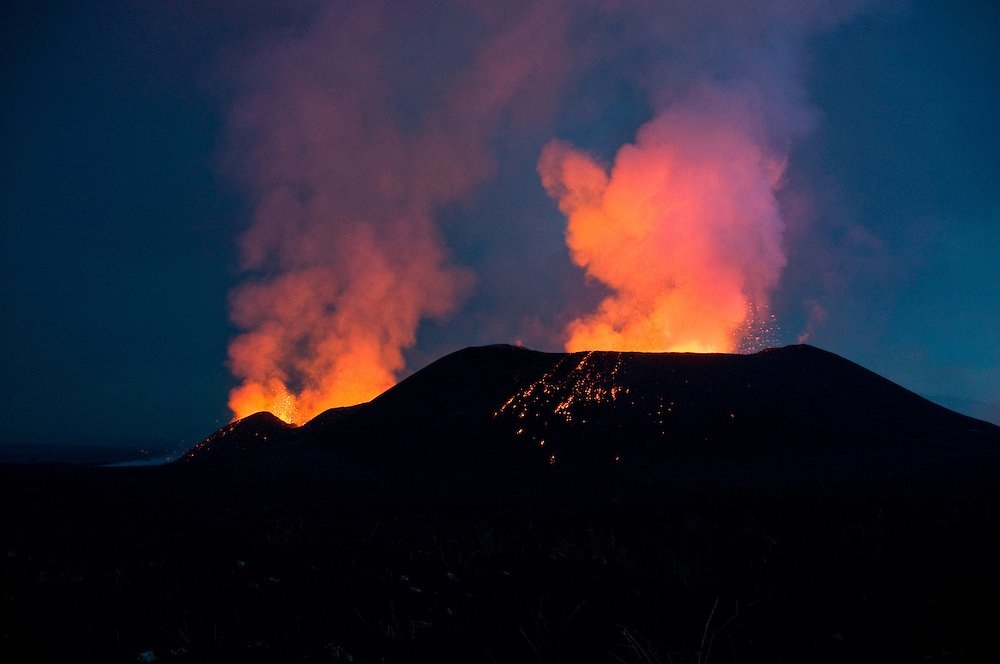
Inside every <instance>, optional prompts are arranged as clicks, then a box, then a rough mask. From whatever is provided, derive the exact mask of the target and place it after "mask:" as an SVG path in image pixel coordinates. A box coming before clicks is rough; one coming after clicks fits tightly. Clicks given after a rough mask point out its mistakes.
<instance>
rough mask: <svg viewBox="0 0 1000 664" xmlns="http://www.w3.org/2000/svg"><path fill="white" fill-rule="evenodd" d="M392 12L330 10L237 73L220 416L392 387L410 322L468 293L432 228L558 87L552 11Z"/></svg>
mask: <svg viewBox="0 0 1000 664" xmlns="http://www.w3.org/2000/svg"><path fill="white" fill-rule="evenodd" d="M392 10H393V11H389V9H388V7H387V6H383V5H380V4H378V3H330V4H329V5H326V6H325V7H324V9H323V11H322V12H321V13H320V14H318V15H317V16H316V17H315V18H314V19H313V20H312V21H311V22H309V24H308V27H307V28H306V29H305V30H304V31H300V32H299V33H297V34H293V35H292V36H291V37H289V38H287V39H285V40H283V41H272V42H271V43H269V44H268V45H267V46H266V47H264V48H262V49H261V50H260V52H259V53H258V57H256V58H255V59H253V60H252V61H251V62H250V63H249V64H248V65H246V66H245V67H244V69H243V76H242V77H241V91H240V94H239V96H238V97H237V99H236V101H235V103H234V105H233V111H232V114H231V117H230V131H231V134H232V138H231V144H232V145H231V149H232V152H233V160H234V163H235V166H234V169H235V171H236V172H237V174H238V178H239V179H240V181H241V182H242V184H243V185H244V187H245V188H246V189H247V190H248V191H250V192H251V193H252V194H253V195H254V196H255V198H256V204H255V212H254V216H253V220H252V223H251V225H250V227H249V228H248V229H247V231H246V232H245V233H244V235H243V237H242V239H241V242H240V254H241V259H242V261H241V263H242V264H241V266H242V268H243V270H244V271H245V272H246V273H247V275H248V276H247V280H246V281H245V283H244V284H242V285H241V286H239V287H238V288H236V289H235V290H234V292H233V293H232V296H231V312H230V313H231V318H232V321H233V322H234V323H235V324H236V325H237V326H238V327H239V328H240V329H241V330H242V333H241V334H240V335H239V336H237V337H236V338H235V339H234V341H233V342H232V344H231V345H230V348H229V366H230V369H231V371H232V372H233V374H234V375H235V376H236V377H237V378H239V379H240V380H241V381H242V383H241V385H239V386H238V387H236V388H235V389H234V390H233V391H232V392H231V394H230V400H229V403H230V407H231V408H232V410H233V412H234V414H235V415H236V416H237V417H242V416H245V415H248V414H250V413H253V412H256V411H259V410H271V411H272V412H275V413H276V414H278V415H279V416H280V417H282V418H283V419H285V420H288V421H293V422H301V421H304V420H305V419H308V418H310V417H312V416H314V415H315V414H317V413H319V412H321V411H322V410H325V409H327V408H330V407H333V406H341V405H349V404H353V403H358V402H362V401H366V400H368V399H371V398H372V397H374V396H376V395H377V394H379V393H380V392H381V391H383V390H385V389H386V388H388V387H390V386H392V385H393V384H394V382H395V381H396V379H397V377H398V374H399V372H400V371H401V370H402V369H403V368H404V364H405V360H404V355H403V352H404V350H405V349H406V348H408V347H410V346H412V345H413V344H414V343H415V340H416V331H417V328H418V326H419V324H420V322H421V320H423V319H425V318H440V317H443V316H447V315H448V314H449V313H451V312H452V311H453V310H454V309H455V307H456V306H457V305H458V304H459V303H460V301H461V300H462V297H463V295H464V294H465V293H466V292H467V291H468V289H469V286H470V283H471V275H470V274H469V273H468V271H466V270H463V269H460V268H458V267H456V266H455V265H453V264H452V262H451V260H450V258H449V256H448V252H447V250H446V248H445V245H444V242H443V240H442V237H441V234H440V231H439V229H438V227H437V226H436V224H435V221H434V217H435V214H436V213H437V211H438V210H439V209H440V208H441V207H442V206H445V205H448V204H453V203H455V202H456V201H461V200H462V199H463V197H466V196H468V195H469V193H470V192H471V191H472V190H473V188H474V187H475V186H476V185H477V184H478V183H480V182H482V181H483V180H484V179H485V178H487V177H488V176H489V175H490V174H491V172H492V170H493V168H494V164H493V158H492V156H491V154H490V151H489V149H488V142H489V137H490V135H491V133H492V132H493V130H494V128H495V127H496V125H497V124H498V123H499V122H501V120H503V118H504V110H505V109H506V108H508V107H511V106H518V105H530V104H531V103H533V102H534V101H536V100H538V99H544V98H546V96H547V95H550V94H551V92H550V91H552V90H555V89H557V87H558V86H557V83H556V81H557V80H558V79H559V78H560V77H561V76H560V73H559V72H560V69H561V67H563V66H564V64H565V59H564V57H563V55H562V50H563V49H562V39H561V38H560V25H561V21H562V19H561V14H560V11H559V8H558V5H556V4H552V3H537V4H526V5H519V6H517V7H516V8H511V9H510V10H508V11H504V12H495V11H494V12H490V11H486V10H480V9H479V8H477V7H475V6H462V5H461V4H459V5H458V6H456V7H451V6H444V5H441V6H439V7H436V8H416V7H413V8H406V7H403V6H394V7H392ZM453 25H463V26H466V30H465V31H462V32H457V31H455V30H452V29H451V26H453ZM473 37H475V38H473ZM521 102H524V104H521Z"/></svg>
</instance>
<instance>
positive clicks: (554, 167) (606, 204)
mask: <svg viewBox="0 0 1000 664" xmlns="http://www.w3.org/2000/svg"><path fill="white" fill-rule="evenodd" d="M758 103H759V102H758V100H757V98H756V95H754V94H753V92H752V91H749V92H748V91H744V90H732V89H720V88H718V87H714V86H704V87H701V88H700V89H698V90H697V91H695V92H694V93H693V94H692V96H691V97H689V98H687V99H685V100H682V101H680V102H677V103H675V104H672V105H671V106H670V108H669V109H668V110H666V111H665V112H663V113H661V114H660V115H658V116H657V117H656V118H655V119H653V120H652V121H650V122H649V123H647V124H646V125H644V126H643V127H642V128H640V129H639V132H638V135H637V137H636V141H635V143H634V144H631V145H626V146H624V147H622V148H621V150H619V152H618V154H617V156H616V157H615V162H614V164H613V165H612V167H611V169H610V172H609V171H608V170H607V169H605V168H604V167H603V166H602V165H600V164H599V163H598V162H597V161H595V160H594V159H593V158H591V157H589V156H588V155H586V154H585V153H583V152H580V151H579V150H576V149H574V148H573V147H572V146H570V145H567V144H565V143H562V142H559V141H553V142H552V143H549V144H548V145H547V146H546V148H545V150H544V151H543V152H542V157H541V161H540V162H539V167H538V168H539V172H540V173H541V176H542V182H543V184H544V186H545V189H546V191H547V192H548V193H549V195H550V196H552V197H553V198H554V199H556V200H557V201H558V202H559V208H560V210H562V212H563V213H564V214H565V215H566V217H567V219H568V227H567V230H566V242H567V245H568V246H569V249H570V252H571V254H572V257H573V260H574V262H575V263H576V264H578V265H579V266H580V267H582V268H584V270H586V273H587V274H588V275H589V276H591V277H593V278H595V279H597V280H599V281H600V282H602V283H603V284H605V285H607V286H608V287H610V289H611V290H612V294H610V295H608V296H607V297H605V298H604V299H603V300H602V301H601V303H600V306H599V308H598V310H597V311H595V312H593V313H591V314H589V315H587V316H583V317H580V318H577V319H576V320H574V321H573V322H572V323H571V324H570V325H569V328H568V329H567V335H568V338H567V341H566V347H567V349H569V350H583V349H595V348H596V349H613V350H649V351H699V352H718V351H732V350H735V349H736V347H737V346H738V345H739V342H740V338H739V337H738V336H737V332H738V331H741V330H745V329H746V326H747V323H748V322H752V321H750V320H749V319H750V318H751V317H752V316H753V315H754V314H755V312H757V313H758V315H759V312H763V311H766V310H767V306H768V296H769V294H770V292H771V290H772V289H773V288H774V286H775V285H776V284H777V282H778V277H779V276H780V273H781V269H782V267H784V264H785V256H784V252H783V249H782V231H783V224H782V221H781V215H780V212H779V209H778V203H777V200H776V198H775V190H776V189H777V188H778V186H779V185H780V184H781V176H782V173H783V172H784V168H785V155H782V154H779V153H778V152H777V151H775V150H774V149H772V148H771V147H770V146H768V144H767V141H766V140H764V137H763V132H762V129H761V127H760V118H759V114H758V113H757V112H756V110H755V106H757V105H758Z"/></svg>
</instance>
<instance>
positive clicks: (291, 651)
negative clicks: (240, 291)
mask: <svg viewBox="0 0 1000 664" xmlns="http://www.w3.org/2000/svg"><path fill="white" fill-rule="evenodd" d="M998 479H1000V430H998V429H997V428H996V427H994V426H992V425H988V424H985V423H982V422H979V421H976V420H972V419H969V418H966V417H963V416H961V415H957V414H955V413H952V412H950V411H947V410H945V409H942V408H940V407H938V406H936V405H934V404H931V403H930V402H927V401H926V400H923V399H921V398H920V397H918V396H916V395H914V394H912V393H910V392H908V391H906V390H904V389H902V388H900V387H899V386H896V385H894V384H892V383H890V382H889V381H886V380H885V379H883V378H880V377H878V376H876V375H875V374H872V373H871V372H868V371H867V370H865V369H863V368H861V367H858V366H857V365H854V364H852V363H850V362H848V361H846V360H844V359H842V358H839V357H837V356H835V355H832V354H829V353H826V352H823V351H820V350H818V349H815V348H810V347H804V346H795V347H789V348H784V349H777V350H771V351H767V352H763V353H758V354H755V355H745V356H729V355H696V354H683V355H681V354H637V353H589V354H587V353H581V354H573V355H564V354H544V353H535V352H532V351H527V350H523V349H517V348H512V347H507V346H495V347H487V348H474V349H467V350H465V351H460V352H458V353H455V354H452V355H450V356H448V357H445V358H443V359H442V360H440V361H438V362H437V363H435V364H433V365H431V366H430V367H428V368H427V369H425V370H423V371H421V372H418V373H417V374H415V375H414V376H412V377H411V378H409V379H408V380H406V381H403V382H402V383H401V384H400V385H398V386H397V387H395V388H393V389H392V390H390V391H388V392H386V393H385V394H384V395H382V396H380V397H379V398H378V399H376V400H374V401H372V402H370V403H369V404H364V405H361V406H357V407H354V408H350V409H340V410H336V411H329V412H328V413H325V414H323V415H321V416H319V417H318V418H316V419H315V420H313V421H312V422H311V423H309V424H307V425H305V426H303V427H299V428H291V427H287V426H285V425H283V424H282V423H281V422H280V421H278V420H276V419H275V418H273V417H271V416H269V415H267V414H259V415H256V416H252V417H251V418H247V419H245V420H243V421H241V422H238V423H235V424H234V425H230V426H228V427H225V428H224V429H222V430H220V431H219V432H216V434H213V436H211V437H209V438H208V439H206V441H205V442H204V443H203V444H201V445H200V446H198V447H197V448H195V449H194V450H193V451H192V452H191V453H190V454H188V455H187V456H186V457H185V458H183V459H182V460H181V461H179V462H177V463H174V464H171V465H168V466H163V467H156V468H81V467H71V466H24V465H22V466H8V467H4V468H2V469H0V482H2V485H0V486H2V488H0V499H2V506H3V507H2V509H3V514H2V517H3V518H2V522H0V523H2V530H0V569H2V574H3V576H2V577H0V579H2V589H0V611H2V622H0V654H2V655H6V656H4V661H20V659H12V657H13V656H14V655H17V657H18V658H23V657H24V655H23V654H20V653H28V656H29V659H31V660H38V661H41V660H45V659H54V658H60V657H61V658H62V659H63V660H64V661H79V660H80V659H82V658H84V657H88V656H89V657H91V658H93V657H100V658H102V659H103V660H104V661H143V660H148V661H151V660H150V658H155V660H156V661H191V662H193V661H220V660H242V661H333V662H337V661H340V662H349V661H353V662H411V661H437V662H440V661H456V662H477V661H480V662H494V661H504V662H522V661H527V662H590V661H593V662H647V663H648V662H664V663H666V662H699V663H701V662H895V661H926V662H958V661H997V658H998V656H1000V646H998V644H997V642H996V639H995V636H994V635H995V628H996V625H997V624H1000V603H998V602H997V601H996V598H997V597H998V596H1000V595H998V591H1000V576H998V571H1000V570H998V566H997V562H996V561H997V560H1000V523H998V520H1000V516H998V513H1000V500H998V498H1000V482H998Z"/></svg>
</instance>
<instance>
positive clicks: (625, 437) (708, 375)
mask: <svg viewBox="0 0 1000 664" xmlns="http://www.w3.org/2000/svg"><path fill="white" fill-rule="evenodd" d="M984 440H991V441H992V440H998V441H1000V427H996V426H995V425H992V424H989V423H987V422H983V421H980V420H976V419H974V418H970V417H967V416H965V415H961V414H959V413H956V412H954V411H951V410H948V409H946V408H944V407H943V406H940V405H938V404H935V403H933V402H931V401H929V400H927V399H925V398H924V397H921V396H920V395H917V394H916V393H914V392H912V391H910V390H907V389H906V388H904V387H902V386H899V385H897V384H896V383H893V382H892V381H890V380H888V379H886V378H884V377H882V376H879V375H878V374H876V373H874V372H872V371H870V370H868V369H866V368H864V367H862V366H860V365H858V364H856V363H854V362H851V361H850V360H847V359H845V358H842V357H840V356H838V355H836V354H834V353H831V352H829V351H825V350H822V349H819V348H816V347H814V346H808V345H792V346H785V347H781V348H772V349H766V350H763V351H760V352H758V353H753V354H722V353H643V352H619V351H584V352H577V353H549V352H542V351H534V350H530V349H526V348H522V347H519V346H510V345H503V344H495V345H489V346H474V347H468V348H464V349H461V350H458V351H455V352H453V353H450V354H448V355H445V356H444V357H442V358H440V359H438V360H436V361H435V362H432V363H431V364H429V365H428V366H427V367H425V368H423V369H421V370H420V371H417V372H415V373H414V374H412V375H411V376H409V377H407V378H406V379H404V380H402V381H400V383H398V384H397V385H395V386H394V387H392V388H390V389H389V390H387V391H386V392H384V393H382V394H380V395H379V396H378V397H376V398H374V399H372V400H371V401H369V402H367V403H364V404H358V405H355V406H350V407H346V408H337V409H331V410H329V411H325V412H324V413H321V414H320V415H318V416H316V417H315V418H313V419H312V420H310V421H309V422H307V423H305V424H303V425H302V426H299V427H294V426H292V425H288V424H285V423H283V422H281V420H279V419H278V418H276V417H274V416H273V415H271V414H269V413H267V414H262V413H257V414H254V415H251V416H249V417H247V418H244V419H242V420H239V421H236V422H233V423H230V424H228V425H227V426H226V427H223V428H222V429H220V430H218V431H216V432H215V433H213V434H212V435H211V436H209V437H208V438H206V439H205V440H204V441H202V442H201V443H199V444H198V445H196V446H195V447H194V448H192V449H191V450H189V451H188V453H186V454H185V455H183V456H182V457H181V459H180V460H179V462H180V463H199V462H204V461H210V460H222V459H239V458H244V459H249V458H254V457H261V458H263V457H267V456H270V455H274V454H279V453H280V454H281V455H294V454H303V453H308V454H312V455H316V454H325V455H328V456H330V457H338V458H341V459H343V460H345V461H350V462H352V463H358V464H361V465H368V466H406V467H438V468H446V467H449V466H453V465H454V466H468V465H479V466H484V465H500V466H509V465H513V466H523V465H524V464H527V465H528V466H532V467H537V466H542V465H557V464H558V465H563V464H573V465H580V466H591V467H593V466H602V465H619V464H630V463H643V464H649V463H654V464H655V463H660V462H663V461H664V460H666V459H669V458H672V457H677V456H678V455H681V454H688V455H690V454H703V453H706V452H710V451H723V452H726V453H729V454H738V453H746V452H748V451H754V450H757V451H761V450H775V449H778V450H792V449H801V450H807V451H808V450H810V449H815V450H823V449H854V450H867V452H868V453H870V454H875V453H876V452H878V453H880V454H883V455H885V454H889V455H891V453H893V452H904V453H907V452H912V451H915V450H925V451H926V450H927V449H935V450H939V449H946V450H950V451H951V452H954V451H955V450H957V449H959V448H960V447H963V448H964V447H968V446H969V445H973V446H976V445H978V444H979V443H980V442H982V441H984ZM993 447H994V448H995V447H997V446H996V445H994V446H993Z"/></svg>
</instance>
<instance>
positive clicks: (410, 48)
mask: <svg viewBox="0 0 1000 664" xmlns="http://www.w3.org/2000/svg"><path fill="white" fill-rule="evenodd" d="M272 4H273V5H277V6H279V7H280V8H279V9H275V8H274V7H271V6H269V5H272ZM747 4H748V3H743V2H726V1H724V0H709V1H707V2H698V3H692V2H680V1H667V2H652V1H649V2H627V1H618V2H609V1H598V0H594V1H593V2H586V1H583V2H569V1H568V0H567V1H565V2H561V1H559V0H552V1H549V2H544V1H541V0H536V1H534V2H528V1H522V2H513V3H503V9H502V10H499V9H497V8H496V7H499V3H486V2H475V1H473V0H469V1H455V2H440V3H394V2H385V3H377V2H358V3H351V2H338V3H321V2H314V1H306V0H303V1H300V2H283V3H262V2H238V1H236V0H225V1H221V2H215V3H207V4H205V3H198V4H197V8H195V4H193V3H186V2H181V1H179V0H178V1H172V0H151V1H148V2H120V3H83V2H32V3H28V2H24V3H13V5H11V6H5V8H4V9H2V10H0V12H2V19H3V20H2V22H0V25H2V28H0V29H2V30H3V37H2V41H0V54H2V55H0V57H2V61H0V98H2V99H3V100H4V103H3V105H2V107H0V108H2V113H3V122H2V124H0V127H2V129H0V130H2V132H3V134H2V139H0V141H2V143H0V144H2V146H3V151H4V157H5V158H4V160H3V166H2V168H3V177H2V180H0V186H2V192H0V193H2V195H0V220H2V224H3V235H2V236H0V237H2V240H0V250H2V262H0V265H2V270H3V278H2V283H3V287H2V291H0V293H2V303H0V307H2V309H0V310H2V312H3V326H2V328H0V329H2V339H0V362H2V367H3V370H4V375H5V377H6V381H5V383H4V387H3V395H2V396H3V398H2V399H0V403H2V409H3V410H2V413H0V417H2V421H3V422H4V430H3V432H2V433H0V442H3V443H11V442H29V443H32V442H89V443H93V442H111V443H121V444H148V443H154V444H160V445H169V446H175V445H179V444H181V443H184V444H194V443H195V442H197V441H198V440H199V439H200V438H202V437H204V436H205V435H207V434H208V433H210V432H211V431H213V430H214V429H215V428H217V427H218V426H221V425H222V424H224V423H225V422H226V421H228V419H229V418H230V417H231V416H232V411H231V410H230V408H229V406H227V403H232V404H233V407H234V408H235V409H236V410H237V412H241V410H245V411H251V410H255V409H258V408H259V407H266V406H269V405H272V404H273V405H274V406H275V407H276V408H284V409H285V410H286V412H287V413H288V414H290V415H292V416H297V417H300V418H301V417H305V416H308V414H310V413H312V412H316V411H318V410H320V409H322V408H325V407H329V406H331V405H337V404H338V403H348V402H351V401H357V400H362V399H367V398H370V396H371V395H372V394H375V393H377V392H378V391H379V390H381V389H384V388H385V387H387V386H389V385H391V384H392V382H393V381H394V380H396V379H398V378H400V377H403V376H405V375H407V374H408V373H410V372H412V371H414V370H416V369H419V368H420V367H422V366H424V365H426V364H427V363H428V362H430V361H432V360H433V359H435V358H436V357H439V356H440V355H442V354H444V353H446V352H449V351H451V350H455V349H458V348H461V347H464V346H468V345H474V344H485V343H496V342H506V343H514V342H517V343H523V344H524V345H526V346H529V347H533V348H538V349H542V350H562V349H563V348H566V347H569V348H574V349H575V348H589V347H632V348H637V349H645V348H649V349H652V348H654V346H655V347H657V348H660V349H676V350H697V349H716V350H740V349H754V348H757V347H760V346H761V345H783V344H788V343H795V342H797V341H799V340H805V341H808V343H812V344H815V345H817V346H820V347H822V348H826V349H828V350H831V351H833V352H836V353H839V354H841V355H843V356H845V357H847V358H849V359H851V360H854V361H856V362H858V363H860V364H862V365H864V366H866V367H868V368H870V369H872V370H874V371H876V372H879V373H881V374H883V375H885V376H887V377H889V378H891V379H892V380H895V381H896V382H898V383H900V384H902V385H904V386H905V387H908V388H910V389H912V390H914V391H916V392H918V393H920V394H923V395H924V396H928V397H930V398H932V399H934V400H936V401H938V402H940V403H943V404H945V405H948V406H950V407H953V408H956V409H957V410H960V411H962V412H966V413H968V414H972V415H974V416H977V417H980V418H983V419H988V420H991V421H994V422H998V423H1000V187H998V186H997V182H998V174H1000V168H998V166H1000V128H998V122H997V118H1000V80H998V75H997V73H996V72H998V71H1000V41H998V40H997V38H996V35H998V34H1000V6H998V5H997V4H996V3H995V2H992V1H991V0H983V1H981V2H962V3H954V2H943V1H942V2H924V1H915V2H910V3H867V4H866V3H856V5H851V6H848V5H849V4H850V3H844V2H829V3H827V2H823V1H822V0H814V1H810V2H791V1H789V2H780V1H778V0H772V1H770V2H757V3H750V6H749V8H748V7H747ZM8 5H10V3H8ZM425 5H427V6H425ZM231 391H232V393H231ZM244 414H245V413H244Z"/></svg>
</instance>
